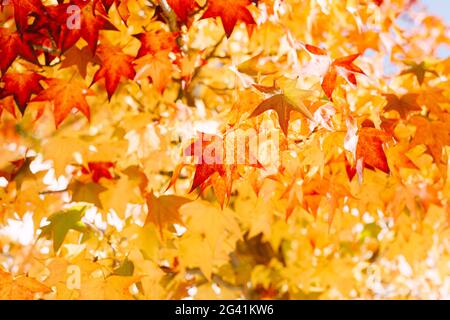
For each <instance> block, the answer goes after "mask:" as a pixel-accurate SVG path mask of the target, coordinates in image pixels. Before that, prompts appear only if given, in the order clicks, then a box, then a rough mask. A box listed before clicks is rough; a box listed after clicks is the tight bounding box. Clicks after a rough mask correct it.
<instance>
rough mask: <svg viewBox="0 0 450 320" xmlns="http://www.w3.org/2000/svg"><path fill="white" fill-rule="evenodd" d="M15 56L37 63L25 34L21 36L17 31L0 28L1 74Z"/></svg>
mask: <svg viewBox="0 0 450 320" xmlns="http://www.w3.org/2000/svg"><path fill="white" fill-rule="evenodd" d="M17 56H21V57H22V58H24V59H26V60H28V61H30V62H33V63H36V64H38V60H37V59H36V56H35V54H34V51H33V49H32V47H31V45H30V44H29V43H28V35H27V34H24V35H22V37H21V36H20V34H19V33H18V32H11V31H10V30H9V29H7V28H0V57H1V58H0V70H1V71H2V74H4V73H5V72H6V70H8V68H9V67H10V65H11V64H12V63H13V61H14V60H15V59H16V58H17Z"/></svg>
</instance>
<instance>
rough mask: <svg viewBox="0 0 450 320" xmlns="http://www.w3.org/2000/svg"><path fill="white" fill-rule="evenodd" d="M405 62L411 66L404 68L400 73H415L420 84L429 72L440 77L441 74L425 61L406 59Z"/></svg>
mask: <svg viewBox="0 0 450 320" xmlns="http://www.w3.org/2000/svg"><path fill="white" fill-rule="evenodd" d="M404 63H405V64H406V65H407V66H409V68H407V69H405V70H403V71H402V72H401V73H400V75H405V74H413V75H414V76H415V77H416V79H417V82H419V85H422V84H423V81H424V80H425V75H426V73H427V72H428V73H431V74H433V75H435V76H436V77H439V74H438V73H437V72H436V71H435V70H433V69H430V68H428V67H427V65H426V63H425V62H424V61H422V62H420V63H416V62H408V61H406V62H404Z"/></svg>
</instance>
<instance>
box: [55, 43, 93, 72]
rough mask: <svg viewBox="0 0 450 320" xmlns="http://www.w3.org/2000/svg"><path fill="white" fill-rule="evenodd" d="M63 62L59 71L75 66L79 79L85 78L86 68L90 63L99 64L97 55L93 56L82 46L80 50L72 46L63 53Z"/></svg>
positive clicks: (89, 50)
mask: <svg viewBox="0 0 450 320" xmlns="http://www.w3.org/2000/svg"><path fill="white" fill-rule="evenodd" d="M64 57H65V58H64V60H63V61H62V63H61V66H60V69H65V68H69V67H71V66H76V67H77V69H78V72H79V73H80V75H81V77H83V78H86V75H87V66H88V64H89V63H90V62H92V63H95V64H101V61H100V59H99V58H98V56H97V55H93V54H92V51H91V49H90V48H89V46H87V45H86V46H84V47H83V48H82V49H80V48H78V47H77V46H73V47H72V48H70V49H69V50H67V51H66V52H65V53H64Z"/></svg>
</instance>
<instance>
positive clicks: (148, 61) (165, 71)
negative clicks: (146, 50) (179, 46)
mask: <svg viewBox="0 0 450 320" xmlns="http://www.w3.org/2000/svg"><path fill="white" fill-rule="evenodd" d="M135 64H136V68H137V73H136V77H135V79H136V80H139V79H143V78H151V79H152V82H153V85H154V86H155V88H156V90H157V91H158V92H159V93H161V94H162V93H163V92H164V89H165V88H166V86H167V85H168V84H169V82H170V81H171V79H172V69H173V67H172V61H171V60H170V58H169V53H168V52H167V51H160V52H158V53H156V54H147V55H145V56H143V57H141V58H139V59H137V60H135Z"/></svg>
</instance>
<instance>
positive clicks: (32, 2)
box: [10, 0, 47, 33]
mask: <svg viewBox="0 0 450 320" xmlns="http://www.w3.org/2000/svg"><path fill="white" fill-rule="evenodd" d="M10 1H11V4H12V6H13V8H14V20H15V21H16V26H17V30H18V31H19V33H23V32H24V31H25V29H26V28H27V26H28V16H30V15H31V14H37V15H39V16H45V15H47V11H46V9H45V6H44V5H43V4H42V2H41V0H10Z"/></svg>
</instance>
